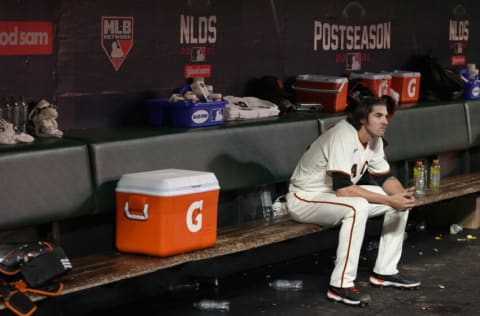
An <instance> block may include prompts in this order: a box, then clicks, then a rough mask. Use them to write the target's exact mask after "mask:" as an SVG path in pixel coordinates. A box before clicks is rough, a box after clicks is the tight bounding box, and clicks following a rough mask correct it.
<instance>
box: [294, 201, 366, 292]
mask: <svg viewBox="0 0 480 316" xmlns="http://www.w3.org/2000/svg"><path fill="white" fill-rule="evenodd" d="M293 195H294V196H295V197H296V198H297V199H299V200H300V201H302V202H306V203H318V204H333V205H341V206H345V207H349V208H351V209H352V210H353V222H352V227H351V228H350V236H349V237H348V247H347V256H346V258H345V264H344V266H343V271H342V278H341V281H340V287H343V278H344V277H345V271H346V270H347V264H348V258H349V257H350V248H351V246H352V239H353V237H352V235H353V227H355V222H356V218H357V210H356V209H355V208H354V207H353V206H351V205H348V204H345V203H337V202H329V201H312V200H305V199H304V198H301V197H299V196H298V195H297V193H294V194H293Z"/></svg>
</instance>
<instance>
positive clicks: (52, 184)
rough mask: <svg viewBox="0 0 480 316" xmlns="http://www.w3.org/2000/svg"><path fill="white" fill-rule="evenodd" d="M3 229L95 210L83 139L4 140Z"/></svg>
mask: <svg viewBox="0 0 480 316" xmlns="http://www.w3.org/2000/svg"><path fill="white" fill-rule="evenodd" d="M0 170H1V171H0V174H1V176H0V188H1V190H0V212H1V220H0V229H13V228H19V227H25V226H28V225H34V224H41V223H48V222H52V221H56V220H59V219H64V218H72V217H76V216H82V215H86V214H89V213H93V206H94V203H93V186H92V179H91V177H90V163H89V159H88V152H87V146H86V145H85V144H82V143H79V142H76V141H71V140H65V139H45V140H43V139H38V140H35V142H34V143H32V144H15V145H0Z"/></svg>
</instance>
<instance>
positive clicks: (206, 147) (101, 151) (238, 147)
mask: <svg viewBox="0 0 480 316" xmlns="http://www.w3.org/2000/svg"><path fill="white" fill-rule="evenodd" d="M318 135H319V131H318V124H317V121H316V118H312V119H300V120H297V119H281V118H279V119H278V120H273V121H272V122H271V123H270V122H269V121H263V122H262V121H261V120H260V121H257V122H256V123H253V124H230V126H221V127H213V128H197V129H189V130H163V129H151V128H150V129H149V128H145V129H129V130H125V129H108V130H107V129H105V130H96V131H71V132H70V134H69V137H75V138H76V139H81V140H82V141H85V142H87V143H88V144H89V149H90V155H91V160H92V168H93V177H94V181H95V183H96V190H97V191H96V201H97V205H96V211H97V212H111V211H112V210H113V209H114V208H115V199H114V190H115V186H116V183H117V181H118V179H119V178H120V177H121V176H122V175H123V174H125V173H132V172H140V171H150V170H159V169H167V168H179V169H191V170H199V171H211V172H214V173H215V175H216V176H217V178H218V181H219V183H220V187H221V190H237V189H246V188H252V187H255V186H259V185H262V184H269V183H277V182H281V181H287V180H288V179H289V177H290V175H291V173H292V171H293V168H294V167H295V165H296V163H297V161H298V159H299V158H300V156H301V154H302V153H303V152H304V150H305V149H306V147H307V146H308V145H309V144H310V143H311V142H312V141H313V140H314V139H315V138H316V137H318Z"/></svg>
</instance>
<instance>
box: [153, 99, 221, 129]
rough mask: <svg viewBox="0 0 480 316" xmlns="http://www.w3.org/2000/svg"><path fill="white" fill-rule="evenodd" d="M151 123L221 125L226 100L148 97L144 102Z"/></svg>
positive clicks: (181, 125) (173, 125)
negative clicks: (210, 100) (176, 99)
mask: <svg viewBox="0 0 480 316" xmlns="http://www.w3.org/2000/svg"><path fill="white" fill-rule="evenodd" d="M146 104H147V106H148V110H149V115H150V122H151V123H152V124H153V125H156V126H161V125H168V126H172V127H202V126H212V125H222V124H223V123H224V119H223V118H224V111H225V105H226V104H227V101H218V102H188V101H180V102H170V101H168V100H167V99H150V100H147V102H146Z"/></svg>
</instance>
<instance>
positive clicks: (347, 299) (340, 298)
mask: <svg viewBox="0 0 480 316" xmlns="http://www.w3.org/2000/svg"><path fill="white" fill-rule="evenodd" d="M327 297H328V298H329V299H330V300H332V301H334V302H341V303H345V304H348V305H354V306H361V307H364V306H367V305H368V304H369V303H370V301H371V297H370V295H369V294H361V293H360V291H359V290H358V289H357V288H356V287H355V286H352V287H348V288H340V287H334V286H330V288H329V289H328V292H327Z"/></svg>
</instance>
